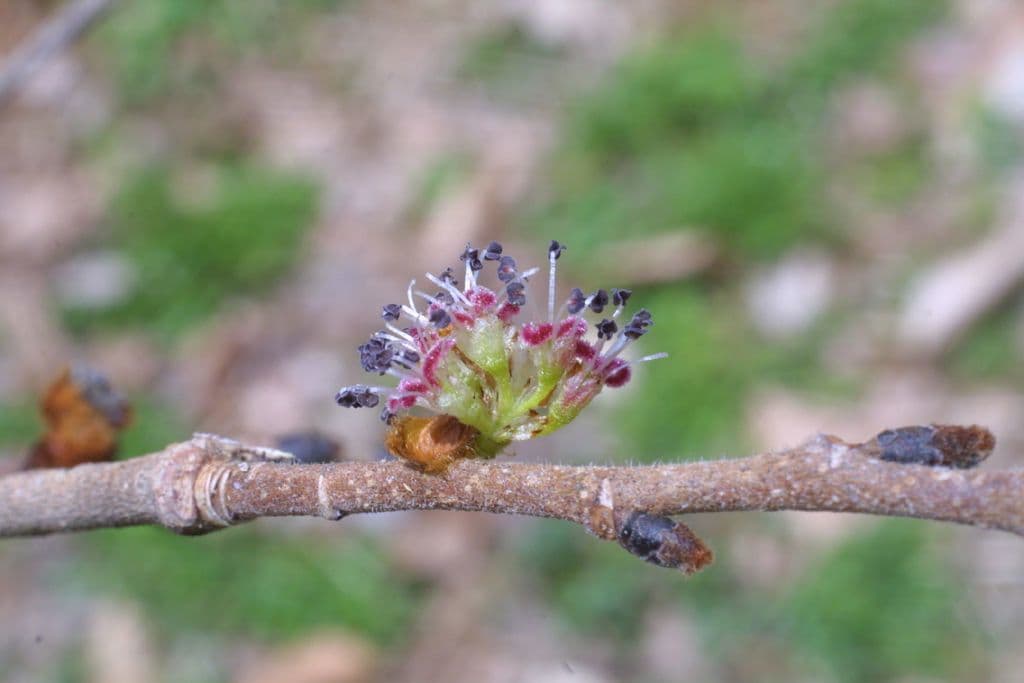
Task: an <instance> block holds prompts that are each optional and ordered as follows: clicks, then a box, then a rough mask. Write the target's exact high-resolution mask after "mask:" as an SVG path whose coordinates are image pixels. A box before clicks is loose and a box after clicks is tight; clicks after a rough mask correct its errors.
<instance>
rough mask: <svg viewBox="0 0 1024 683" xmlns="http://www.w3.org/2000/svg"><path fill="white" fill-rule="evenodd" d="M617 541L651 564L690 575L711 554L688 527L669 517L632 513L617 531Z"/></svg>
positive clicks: (709, 559) (711, 558) (701, 566)
mask: <svg viewBox="0 0 1024 683" xmlns="http://www.w3.org/2000/svg"><path fill="white" fill-rule="evenodd" d="M619 544H620V545H621V546H622V547H623V548H625V549H626V550H628V551H629V552H631V553H632V554H634V555H636V556H637V557H640V558H642V559H644V560H646V561H647V562H650V563H651V564H656V565H658V566H659V567H668V568H670V569H679V570H682V571H683V572H685V573H686V574H693V573H694V572H696V571H699V570H701V569H703V568H704V567H706V566H708V565H709V564H711V562H712V560H713V559H714V556H713V554H712V552H711V549H710V548H708V547H707V546H706V545H704V542H703V541H701V540H700V539H699V538H698V537H697V535H696V534H694V533H693V532H692V531H691V530H690V528H689V527H688V526H686V525H685V524H682V523H681V522H676V521H674V520H672V519H670V518H668V517H660V516H657V515H648V514H646V513H644V512H634V513H632V514H631V515H630V516H629V517H628V518H627V519H626V523H625V524H624V525H623V527H622V529H621V530H620V531H619Z"/></svg>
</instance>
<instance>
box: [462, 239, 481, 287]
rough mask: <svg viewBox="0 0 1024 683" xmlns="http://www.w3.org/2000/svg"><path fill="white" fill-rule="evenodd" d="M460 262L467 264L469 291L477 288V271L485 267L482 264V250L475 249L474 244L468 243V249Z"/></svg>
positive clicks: (463, 253)
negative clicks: (474, 287)
mask: <svg viewBox="0 0 1024 683" xmlns="http://www.w3.org/2000/svg"><path fill="white" fill-rule="evenodd" d="M459 260H460V261H463V262H464V263H465V264H466V289H467V290H469V289H471V288H472V287H473V286H476V274H477V271H479V270H481V269H482V268H483V267H484V264H483V263H481V262H480V250H479V249H474V248H473V245H472V244H470V243H469V242H466V249H465V250H464V251H463V252H462V256H460V257H459ZM470 283H472V286H471V285H470Z"/></svg>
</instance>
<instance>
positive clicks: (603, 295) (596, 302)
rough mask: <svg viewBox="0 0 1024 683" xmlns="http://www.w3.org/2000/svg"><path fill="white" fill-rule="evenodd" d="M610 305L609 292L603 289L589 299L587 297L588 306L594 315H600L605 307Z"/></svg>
mask: <svg viewBox="0 0 1024 683" xmlns="http://www.w3.org/2000/svg"><path fill="white" fill-rule="evenodd" d="M607 305H608V292H606V291H605V290H603V289H599V290H597V291H596V292H594V293H593V294H591V295H590V296H589V297H587V306H589V307H590V310H592V311H593V312H594V313H600V312H601V311H603V310H604V307H605V306H607Z"/></svg>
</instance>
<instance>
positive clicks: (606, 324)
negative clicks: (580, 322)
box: [595, 318, 619, 339]
mask: <svg viewBox="0 0 1024 683" xmlns="http://www.w3.org/2000/svg"><path fill="white" fill-rule="evenodd" d="M595 327H596V328H597V338H598V339H611V338H612V337H613V336H614V335H615V333H616V332H618V331H619V326H618V325H616V324H615V321H613V320H609V319H608V318H604V319H603V320H602V321H601V322H599V323H597V325H595Z"/></svg>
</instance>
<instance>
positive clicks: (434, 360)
mask: <svg viewBox="0 0 1024 683" xmlns="http://www.w3.org/2000/svg"><path fill="white" fill-rule="evenodd" d="M454 346H455V340H454V339H442V340H441V341H439V342H438V343H437V344H435V345H434V347H433V348H431V349H430V350H429V351H427V355H426V356H425V357H424V358H423V376H424V377H425V378H426V380H427V381H428V382H430V384H431V385H432V386H435V387H436V386H440V384H441V383H440V382H438V381H437V367H438V365H439V364H440V362H441V360H442V359H443V358H444V356H445V355H446V354H447V353H448V352H449V351H451V350H452V347H454Z"/></svg>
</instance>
